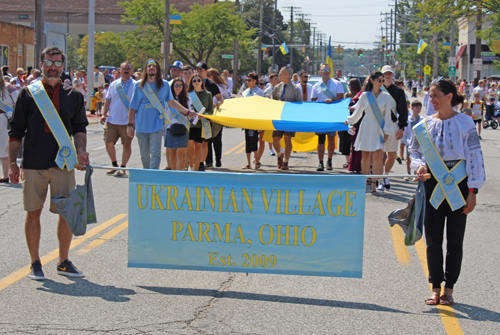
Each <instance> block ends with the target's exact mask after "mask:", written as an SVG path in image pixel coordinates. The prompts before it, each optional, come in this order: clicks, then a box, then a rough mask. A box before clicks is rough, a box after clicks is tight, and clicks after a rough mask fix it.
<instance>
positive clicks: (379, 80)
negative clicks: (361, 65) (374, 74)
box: [375, 79, 384, 83]
mask: <svg viewBox="0 0 500 335" xmlns="http://www.w3.org/2000/svg"><path fill="white" fill-rule="evenodd" d="M375 81H378V82H379V83H383V82H384V79H378V80H375Z"/></svg>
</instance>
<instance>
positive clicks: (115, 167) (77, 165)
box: [75, 164, 431, 179]
mask: <svg viewBox="0 0 500 335" xmlns="http://www.w3.org/2000/svg"><path fill="white" fill-rule="evenodd" d="M79 166H80V165H79V164H75V168H78V167H79ZM90 167H92V168H93V169H101V170H117V171H118V170H123V171H128V170H143V169H140V168H139V169H137V168H127V167H124V168H122V167H118V166H100V165H90ZM165 171H167V170H165ZM168 171H172V170H168ZM181 171H182V170H181ZM349 175H352V176H365V177H366V178H377V179H382V178H389V179H392V178H407V177H414V178H415V177H417V175H413V174H412V175H410V174H393V175H385V174H377V175H372V174H369V175H360V174H338V175H331V174H328V175H326V176H349ZM426 176H427V178H430V177H431V175H430V173H427V174H426Z"/></svg>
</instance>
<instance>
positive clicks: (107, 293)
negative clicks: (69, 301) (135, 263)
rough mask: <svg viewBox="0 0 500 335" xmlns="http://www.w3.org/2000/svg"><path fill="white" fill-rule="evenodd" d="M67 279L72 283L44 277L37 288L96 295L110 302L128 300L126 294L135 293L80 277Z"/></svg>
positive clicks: (54, 291)
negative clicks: (40, 285) (41, 284)
mask: <svg viewBox="0 0 500 335" xmlns="http://www.w3.org/2000/svg"><path fill="white" fill-rule="evenodd" d="M68 279H70V280H72V281H73V283H70V284H66V283H60V282H56V281H53V280H50V279H46V280H45V281H43V287H39V288H38V290H39V291H44V292H48V293H55V294H62V295H67V296H72V297H98V298H102V299H104V300H106V301H112V302H126V301H129V300H130V298H129V297H126V296H127V295H134V294H135V291H134V290H130V289H126V288H117V287H115V286H102V285H99V284H95V283H92V282H89V281H88V280H86V279H82V278H68Z"/></svg>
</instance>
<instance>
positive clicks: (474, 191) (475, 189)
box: [469, 188, 479, 194]
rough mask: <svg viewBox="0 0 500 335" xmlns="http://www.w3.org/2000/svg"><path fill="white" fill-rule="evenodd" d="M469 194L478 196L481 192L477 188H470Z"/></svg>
mask: <svg viewBox="0 0 500 335" xmlns="http://www.w3.org/2000/svg"><path fill="white" fill-rule="evenodd" d="M469 192H472V193H474V194H477V193H478V192H479V190H478V189H477V188H469Z"/></svg>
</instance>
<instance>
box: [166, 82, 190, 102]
mask: <svg viewBox="0 0 500 335" xmlns="http://www.w3.org/2000/svg"><path fill="white" fill-rule="evenodd" d="M178 81H180V82H181V83H182V90H181V92H180V93H179V95H177V96H176V95H175V90H174V85H175V83H176V82H178ZM170 89H171V90H172V94H173V95H174V98H178V101H179V103H180V104H181V105H182V106H183V107H185V108H189V106H188V94H187V91H186V84H184V82H183V81H182V78H181V77H175V78H174V80H173V81H172V85H171V86H170Z"/></svg>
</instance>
